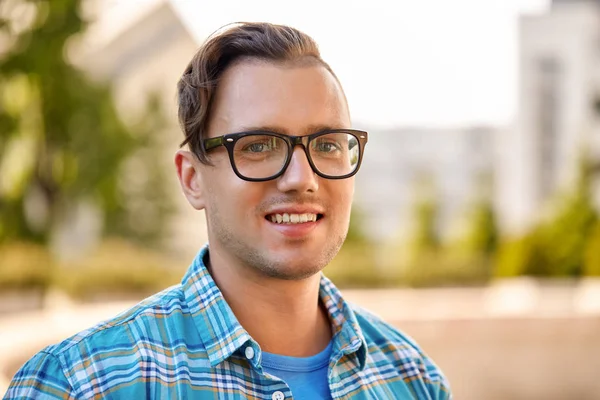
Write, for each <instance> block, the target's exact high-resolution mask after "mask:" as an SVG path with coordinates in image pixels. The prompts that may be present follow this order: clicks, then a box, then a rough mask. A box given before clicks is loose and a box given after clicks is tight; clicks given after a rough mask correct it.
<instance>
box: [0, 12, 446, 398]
mask: <svg viewBox="0 0 600 400" xmlns="http://www.w3.org/2000/svg"><path fill="white" fill-rule="evenodd" d="M178 92H179V118H180V122H181V126H182V129H183V131H184V133H185V137H186V139H185V141H184V143H183V144H187V145H188V146H189V150H180V151H178V152H177V154H176V156H175V164H176V167H177V175H178V178H179V181H180V183H181V187H182V189H183V193H184V195H185V196H186V198H187V199H188V201H189V203H190V204H191V205H192V207H194V208H195V209H197V210H204V211H205V213H206V219H207V225H208V237H209V245H207V246H205V247H204V248H203V249H202V250H201V251H200V252H199V254H198V256H197V257H196V259H195V260H194V261H193V263H192V265H191V267H190V269H189V271H188V272H187V274H186V276H185V277H184V278H183V281H182V283H181V285H178V286H175V287H172V288H169V289H167V290H165V291H163V292H161V293H159V294H157V295H155V296H153V297H151V298H149V299H147V300H145V301H143V302H142V303H140V304H139V305H138V306H136V307H134V308H133V309H131V310H129V311H126V312H124V313H123V314H121V315H119V316H118V317H116V318H115V319H113V320H111V321H108V322H105V323H102V324H100V325H98V326H96V327H94V328H92V329H90V330H87V331H85V332H82V333H80V334H78V335H76V336H74V337H72V338H70V339H68V340H66V341H64V342H62V343H60V344H58V345H55V346H50V347H48V348H46V349H45V350H43V351H42V352H40V353H39V354H37V355H36V356H34V357H33V358H32V359H31V360H30V361H28V362H27V363H26V364H25V366H23V367H22V369H21V370H20V371H19V372H18V373H17V375H16V376H15V377H14V379H13V381H12V386H11V388H10V389H9V391H8V394H7V397H8V398H42V397H48V398H52V397H55V398H115V399H117V398H118V399H146V398H159V399H163V398H198V399H205V398H206V399H209V398H210V399H213V398H215V399H216V398H218V399H243V398H244V399H245V398H249V399H272V400H283V399H292V398H295V399H331V398H353V399H395V398H396V399H414V398H416V399H447V398H450V393H449V389H448V385H447V383H446V381H445V379H444V377H443V375H442V374H441V372H440V371H439V370H438V368H437V367H436V366H435V365H434V364H433V363H432V362H431V361H430V360H429V359H428V358H427V357H426V356H425V355H424V354H423V353H422V351H421V350H420V349H419V348H418V347H417V346H416V344H415V343H414V342H412V341H411V340H410V339H408V338H407V337H406V336H404V335H403V334H402V333H400V332H398V331H397V330H396V329H394V328H393V327H391V326H390V325H388V324H386V323H384V322H383V321H381V320H379V319H378V318H376V317H374V316H372V315H370V314H368V313H367V312H364V311H360V310H358V309H356V308H355V307H352V306H350V305H349V304H347V303H346V302H344V300H343V298H342V296H341V294H340V292H339V291H338V290H337V289H336V288H335V287H334V286H333V284H332V283H331V282H330V281H328V280H327V279H326V278H325V277H323V276H322V274H321V273H320V271H321V270H322V269H323V268H324V267H325V266H326V265H327V264H328V263H329V262H330V261H331V259H332V258H333V257H334V256H335V255H336V254H337V253H338V251H339V249H340V247H341V246H342V243H343V242H344V239H345V236H346V234H347V231H348V225H349V218H350V207H351V202H352V196H353V192H354V180H353V176H354V174H356V172H357V171H358V169H359V167H360V164H361V161H362V158H363V153H364V149H365V145H366V143H367V133H366V132H363V131H359V130H353V129H351V124H350V116H349V113H348V106H347V103H346V99H345V96H344V93H343V91H342V88H341V86H340V83H339V81H338V80H337V78H336V77H335V75H334V74H333V72H332V71H331V69H330V67H329V66H328V65H327V64H326V63H325V62H324V61H323V60H322V59H321V57H320V55H319V51H318V48H317V45H316V44H315V42H314V41H313V40H312V39H311V38H310V37H308V36H307V35H305V34H303V33H301V32H299V31H297V30H295V29H293V28H290V27H285V26H278V25H271V24H264V23H247V24H238V25H236V26H233V27H231V28H229V29H228V30H226V31H224V32H221V33H219V34H217V35H215V36H213V37H211V38H209V40H208V41H207V42H206V43H205V44H204V45H203V46H202V48H201V49H200V50H199V51H198V52H197V54H196V55H195V56H194V58H193V59H192V61H191V62H190V64H189V66H188V67H187V69H186V70H185V72H184V74H183V76H182V77H181V80H180V82H179V85H178Z"/></svg>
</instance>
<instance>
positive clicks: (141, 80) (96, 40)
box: [75, 0, 207, 259]
mask: <svg viewBox="0 0 600 400" xmlns="http://www.w3.org/2000/svg"><path fill="white" fill-rule="evenodd" d="M87 6H88V9H87V13H88V14H89V15H90V18H91V19H92V21H94V22H93V23H92V24H91V26H90V29H89V31H88V33H87V35H86V37H85V38H84V40H83V42H82V46H81V50H80V51H79V52H78V53H79V54H78V55H77V56H76V57H75V58H76V62H77V63H79V64H81V65H82V66H83V67H84V68H85V69H86V70H87V71H89V72H90V73H91V74H92V75H94V76H97V77H99V78H102V79H108V80H110V82H111V85H112V87H113V89H114V93H115V97H116V98H115V101H116V105H117V109H118V110H119V111H120V112H121V113H122V115H123V119H124V120H125V121H130V120H134V119H135V118H132V116H134V115H140V113H142V111H143V107H144V106H145V104H146V99H147V97H148V96H149V95H153V94H156V95H158V97H159V98H160V99H161V100H162V104H161V105H162V110H163V112H164V114H165V117H166V119H167V121H166V122H167V125H168V127H167V129H166V134H165V135H164V137H163V138H162V140H161V146H162V148H163V150H164V151H163V156H162V157H161V159H158V160H156V162H157V163H161V164H163V168H165V169H167V170H170V171H172V173H170V174H167V175H168V176H169V178H170V180H169V182H168V184H169V185H170V188H171V192H172V193H173V199H174V201H175V203H176V209H177V211H176V213H175V216H174V218H173V220H172V223H171V225H170V226H169V228H168V229H169V232H168V234H167V235H165V236H166V237H167V238H168V243H167V245H168V247H169V249H170V250H171V251H172V252H174V253H176V254H180V255H181V256H182V257H184V258H188V259H190V258H192V257H193V256H194V255H195V252H196V251H197V249H198V248H199V247H200V246H202V244H204V243H205V242H206V240H207V235H206V223H205V219H204V213H201V212H198V211H196V210H194V209H193V208H192V207H191V206H190V205H189V204H188V203H187V201H186V199H185V197H184V196H183V194H182V193H181V189H180V186H179V183H178V181H177V178H176V174H175V166H174V164H173V156H174V154H175V151H176V150H177V148H178V144H179V143H180V142H181V141H182V140H183V134H182V133H181V130H180V128H179V126H178V121H177V98H176V86H177V81H178V79H179V77H180V76H181V73H182V72H183V70H184V69H185V67H186V65H187V63H188V62H189V60H190V59H191V57H192V55H193V54H194V53H195V51H196V49H197V48H198V42H197V40H196V39H195V38H194V37H193V36H192V35H191V34H190V32H189V31H188V30H187V29H186V27H185V25H183V24H182V22H181V20H180V18H179V16H178V15H177V13H176V11H175V9H174V8H173V7H172V5H171V4H170V2H168V1H167V0H153V1H145V2H121V3H113V4H111V3H110V2H105V1H103V0H100V1H96V2H90V3H87ZM132 6H133V7H135V9H133V10H132V9H129V10H125V9H122V8H120V7H130V8H131V7H132ZM151 195H152V194H151V193H148V196H151Z"/></svg>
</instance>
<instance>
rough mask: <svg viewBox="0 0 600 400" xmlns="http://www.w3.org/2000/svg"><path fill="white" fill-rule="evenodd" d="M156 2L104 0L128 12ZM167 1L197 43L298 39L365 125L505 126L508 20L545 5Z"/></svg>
mask: <svg viewBox="0 0 600 400" xmlns="http://www.w3.org/2000/svg"><path fill="white" fill-rule="evenodd" d="M157 1H160V0H112V2H113V3H115V4H116V3H119V4H120V5H121V6H124V4H126V6H127V7H129V8H130V9H131V10H132V11H131V12H135V9H141V8H143V7H141V6H143V5H144V4H149V3H156V2H157ZM169 1H170V2H171V3H172V4H173V6H174V8H175V9H176V11H177V12H178V14H179V16H180V17H181V19H182V21H183V22H184V24H185V25H186V26H187V28H188V30H189V31H190V32H191V33H192V34H193V35H194V36H195V37H196V38H197V39H198V40H199V41H201V40H202V39H203V38H205V37H206V36H207V35H209V34H210V33H211V32H213V31H214V30H216V29H218V28H219V27H221V26H223V25H225V24H227V23H230V22H236V21H268V22H274V23H281V24H288V25H292V26H294V27H296V28H299V29H301V30H303V31H305V32H306V33H308V34H309V35H311V36H312V37H313V38H314V39H315V40H316V41H317V42H318V43H319V46H320V49H321V54H322V56H323V58H324V59H325V61H327V62H328V63H329V64H330V65H331V67H332V68H333V69H334V71H335V72H336V74H337V75H338V77H339V79H340V81H341V82H342V85H343V87H344V90H345V92H346V96H347V98H348V101H349V105H350V111H351V113H352V117H353V122H354V124H355V126H359V125H360V124H361V123H362V124H365V125H368V126H369V127H371V126H378V127H386V126H398V125H403V126H424V127H452V126H466V125H499V126H509V125H510V124H512V123H513V121H514V119H515V117H516V111H517V85H518V19H519V16H520V15H527V14H536V13H540V12H544V11H545V10H546V9H547V8H548V6H549V0H453V1H448V0H419V1H415V0H394V1H383V0H367V1H365V0H363V1H357V0H345V1H342V0H303V1H302V2H283V1H272V0H254V1H243V0H219V1H212V2H209V1H197V0H169ZM124 2H125V3H124ZM119 14H120V15H125V13H123V12H119Z"/></svg>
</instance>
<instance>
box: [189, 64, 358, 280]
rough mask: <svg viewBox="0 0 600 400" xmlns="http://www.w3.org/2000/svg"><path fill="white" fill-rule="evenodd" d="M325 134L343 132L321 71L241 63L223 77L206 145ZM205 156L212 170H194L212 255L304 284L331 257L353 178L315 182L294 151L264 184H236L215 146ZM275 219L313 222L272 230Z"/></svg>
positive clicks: (330, 84) (334, 95)
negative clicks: (223, 139) (252, 134)
mask: <svg viewBox="0 0 600 400" xmlns="http://www.w3.org/2000/svg"><path fill="white" fill-rule="evenodd" d="M324 128H350V117H349V115H348V110H347V105H346V101H345V98H344V95H343V93H342V91H341V88H340V86H339V84H338V82H337V81H336V79H335V78H334V77H333V76H332V75H331V73H330V72H329V71H327V70H326V69H325V68H324V67H323V66H320V65H310V66H289V65H277V64H271V63H266V62H258V61H246V62H242V63H239V64H236V65H234V66H232V67H231V68H230V69H228V70H227V71H226V72H225V73H224V74H223V76H222V79H221V81H220V83H219V88H218V90H217V93H216V97H215V98H214V103H213V108H212V115H211V119H210V121H209V126H208V137H215V136H221V135H224V134H227V133H235V132H241V131H247V130H254V129H263V130H269V131H275V132H279V133H283V134H287V135H298V136H299V135H308V134H311V133H314V132H317V131H320V130H322V129H324ZM209 156H210V160H211V161H212V163H213V164H214V165H213V166H206V165H199V167H198V170H199V176H200V178H201V187H202V191H203V197H204V207H205V210H206V217H207V221H208V234H209V242H210V243H211V248H213V247H214V248H215V249H217V248H218V249H220V250H221V251H224V252H225V253H227V258H228V259H230V260H235V261H236V262H239V264H240V265H242V266H245V267H249V268H252V269H253V270H255V271H258V272H260V273H262V274H265V275H268V276H271V277H275V278H280V279H302V278H305V277H308V276H311V275H313V274H315V273H317V272H318V271H320V270H321V269H322V268H323V267H325V266H326V265H327V264H328V263H329V262H330V261H331V259H332V258H333V257H334V256H335V255H336V254H337V252H338V251H339V249H340V247H341V245H342V243H343V242H344V239H345V237H346V234H347V232H348V224H349V218H350V207H351V203H352V195H353V192H354V179H353V178H349V179H341V180H328V179H324V178H320V177H319V176H317V175H316V174H315V173H314V172H313V171H312V169H311V167H310V165H309V163H308V160H307V158H306V154H305V153H304V150H303V149H302V147H301V146H296V147H295V149H294V152H293V155H292V159H291V161H290V164H289V166H288V168H287V170H286V171H285V173H284V174H283V175H282V176H280V177H279V178H277V179H274V180H271V181H266V182H248V181H244V180H242V179H240V178H238V177H237V176H236V175H235V173H234V171H233V170H232V168H231V165H230V161H229V157H228V154H227V150H226V149H225V148H224V147H222V146H221V147H219V148H217V149H215V150H212V151H211V152H210V154H209ZM277 214H279V216H281V217H282V218H283V219H284V221H285V219H286V216H285V214H288V215H289V218H290V219H291V220H292V221H294V220H295V219H296V218H298V219H300V220H302V219H303V217H302V214H308V215H307V217H308V219H312V215H311V214H316V215H318V219H317V220H316V222H315V221H308V222H304V223H292V222H289V223H286V222H283V223H278V222H273V218H275V220H277V217H278V216H277ZM296 215H297V216H298V217H296ZM305 218H306V217H305Z"/></svg>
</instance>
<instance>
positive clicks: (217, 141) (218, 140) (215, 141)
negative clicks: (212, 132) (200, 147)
mask: <svg viewBox="0 0 600 400" xmlns="http://www.w3.org/2000/svg"><path fill="white" fill-rule="evenodd" d="M222 145H223V136H219V137H215V138H210V139H204V150H206V151H208V150H211V149H214V148H215V147H219V146H222Z"/></svg>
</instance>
